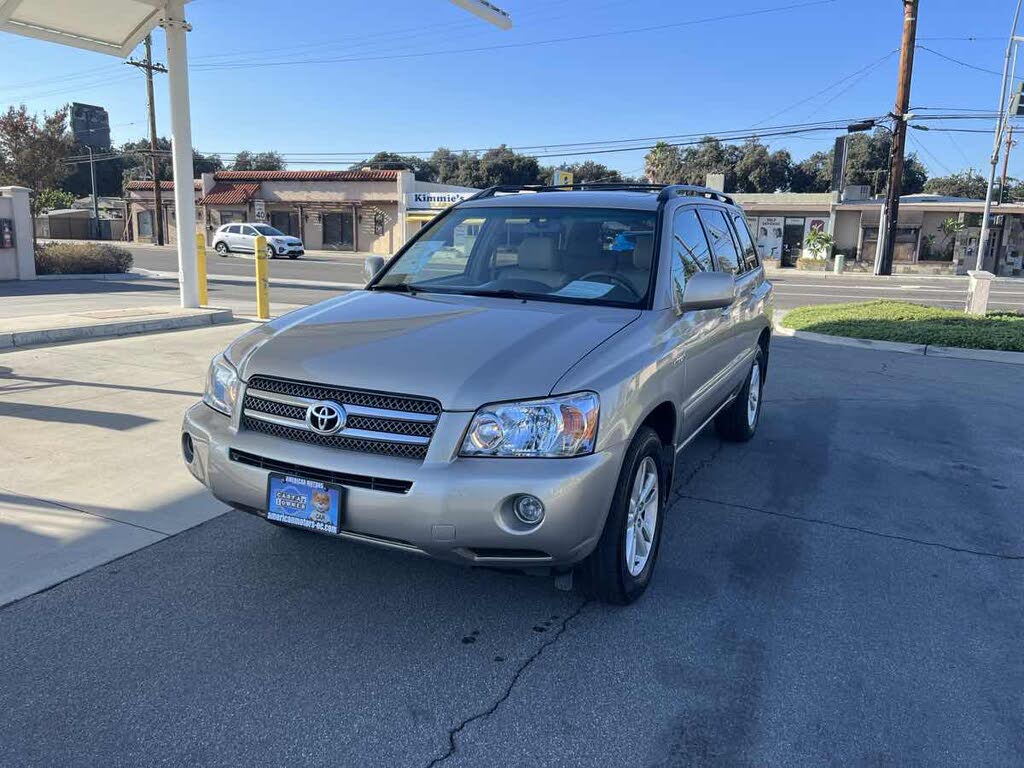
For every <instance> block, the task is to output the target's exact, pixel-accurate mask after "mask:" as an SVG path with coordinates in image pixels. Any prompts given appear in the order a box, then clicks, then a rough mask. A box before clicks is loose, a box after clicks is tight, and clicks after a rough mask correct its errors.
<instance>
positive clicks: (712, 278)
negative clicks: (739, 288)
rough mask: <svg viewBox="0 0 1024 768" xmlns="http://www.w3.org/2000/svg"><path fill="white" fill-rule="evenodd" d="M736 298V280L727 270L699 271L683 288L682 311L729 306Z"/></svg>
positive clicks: (680, 309)
mask: <svg viewBox="0 0 1024 768" xmlns="http://www.w3.org/2000/svg"><path fill="white" fill-rule="evenodd" d="M735 299H736V281H735V279H734V278H733V276H732V275H730V274H728V273H726V272H698V273H696V274H695V275H691V276H690V277H689V278H688V279H687V281H686V287H685V288H684V289H683V301H682V305H681V306H680V307H679V311H680V312H691V311H693V310H696V309H718V308H721V307H728V306H729V305H730V304H732V303H733V301H734V300H735Z"/></svg>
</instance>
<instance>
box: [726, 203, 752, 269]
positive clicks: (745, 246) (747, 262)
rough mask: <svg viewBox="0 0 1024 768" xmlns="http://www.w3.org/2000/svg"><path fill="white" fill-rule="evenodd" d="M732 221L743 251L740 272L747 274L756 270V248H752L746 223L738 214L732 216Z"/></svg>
mask: <svg viewBox="0 0 1024 768" xmlns="http://www.w3.org/2000/svg"><path fill="white" fill-rule="evenodd" d="M732 221H733V223H734V224H735V225H736V234H737V235H739V238H740V248H741V249H742V250H743V261H742V264H743V268H742V270H741V271H743V272H749V271H750V270H752V269H757V264H758V262H757V248H755V247H754V240H753V238H751V237H750V230H749V229H748V228H747V222H746V221H745V220H744V218H743V217H742V216H741V215H739V214H738V213H737V214H733V217H732Z"/></svg>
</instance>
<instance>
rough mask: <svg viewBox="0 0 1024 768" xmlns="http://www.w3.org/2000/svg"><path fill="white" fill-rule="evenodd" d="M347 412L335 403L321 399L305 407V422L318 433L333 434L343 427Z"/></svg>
mask: <svg viewBox="0 0 1024 768" xmlns="http://www.w3.org/2000/svg"><path fill="white" fill-rule="evenodd" d="M347 419H348V414H347V413H345V409H344V408H343V407H342V406H340V405H338V404H337V403H332V402H330V401H329V400H321V401H320V402H318V403H313V404H312V405H311V406H309V408H307V409H306V424H308V425H309V428H310V429H311V430H313V431H314V432H316V433H317V434H318V435H333V434H334V433H335V432H340V431H341V430H343V429H344V428H345V421H346V420H347Z"/></svg>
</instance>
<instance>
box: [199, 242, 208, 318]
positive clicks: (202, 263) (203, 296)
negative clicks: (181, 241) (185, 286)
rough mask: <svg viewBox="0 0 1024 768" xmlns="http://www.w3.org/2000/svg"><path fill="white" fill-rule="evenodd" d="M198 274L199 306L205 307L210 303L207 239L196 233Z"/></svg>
mask: <svg viewBox="0 0 1024 768" xmlns="http://www.w3.org/2000/svg"><path fill="white" fill-rule="evenodd" d="M196 274H197V277H198V280H199V306H201V307H205V306H206V305H207V304H209V303H210V301H209V296H208V295H207V293H206V237H205V236H204V235H203V233H202V232H196Z"/></svg>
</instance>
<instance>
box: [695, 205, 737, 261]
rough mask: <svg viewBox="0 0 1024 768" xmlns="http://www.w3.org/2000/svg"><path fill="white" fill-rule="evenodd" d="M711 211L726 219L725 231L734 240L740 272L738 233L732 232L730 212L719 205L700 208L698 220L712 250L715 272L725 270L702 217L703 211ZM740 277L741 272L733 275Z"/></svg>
mask: <svg viewBox="0 0 1024 768" xmlns="http://www.w3.org/2000/svg"><path fill="white" fill-rule="evenodd" d="M710 209H713V210H716V211H718V212H719V213H720V214H721V215H722V218H723V219H725V222H726V227H725V230H726V232H728V233H729V237H731V238H732V245H733V249H735V251H736V268H737V270H739V268H740V267H741V264H740V263H739V262H740V258H741V257H740V244H739V239H738V238H737V237H736V233H735V232H733V231H732V226H731V225H730V224H729V219H730V218H732V217H731V216H730V215H729V212H728V211H726V210H725V209H724V208H720V207H718V206H717V205H704V206H698V212H697V220H698V221H700V225H701V227H702V228H703V229H704V237H705V238H707V241H708V247H709V248H710V251H711V258H712V260H713V261H712V263H713V264H714V266H715V269H714V271H715V272H724V271H725V270H724V269H722V264H721V262H720V261H719V260H718V254H717V253H715V247H714V245H712V240H711V236H710V235H708V231H707V227H708V225H707V224H705V223H704V217H703V216H701V215H700V211H701V210H710ZM739 275H740V273H739V271H737V272H735V273H733V276H734V277H739Z"/></svg>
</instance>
